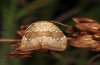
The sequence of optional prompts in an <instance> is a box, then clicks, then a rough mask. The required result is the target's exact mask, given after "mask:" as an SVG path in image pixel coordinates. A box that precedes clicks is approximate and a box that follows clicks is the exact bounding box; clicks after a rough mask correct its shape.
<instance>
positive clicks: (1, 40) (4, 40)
mask: <svg viewBox="0 0 100 65" xmlns="http://www.w3.org/2000/svg"><path fill="white" fill-rule="evenodd" d="M20 41H21V39H6V38H4V39H0V42H20Z"/></svg>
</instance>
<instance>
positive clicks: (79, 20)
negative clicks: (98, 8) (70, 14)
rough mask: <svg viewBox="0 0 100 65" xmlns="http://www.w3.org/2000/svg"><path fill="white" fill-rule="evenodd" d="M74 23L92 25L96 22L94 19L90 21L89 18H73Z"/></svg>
mask: <svg viewBox="0 0 100 65" xmlns="http://www.w3.org/2000/svg"><path fill="white" fill-rule="evenodd" d="M72 19H73V20H74V21H75V22H76V23H93V22H96V20H94V19H90V18H78V17H74V18H72Z"/></svg>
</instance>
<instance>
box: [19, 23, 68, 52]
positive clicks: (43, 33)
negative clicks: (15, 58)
mask: <svg viewBox="0 0 100 65" xmlns="http://www.w3.org/2000/svg"><path fill="white" fill-rule="evenodd" d="M66 45H67V38H66V37H65V35H64V34H63V33H62V32H61V30H60V29H59V28H58V27H57V26H56V25H54V24H53V23H50V22H48V21H38V22H36V23H33V24H31V25H30V26H29V27H28V28H27V29H26V33H25V35H24V36H23V38H22V41H21V45H20V47H19V49H20V50H23V51H30V50H52V51H63V50H64V49H65V48H66Z"/></svg>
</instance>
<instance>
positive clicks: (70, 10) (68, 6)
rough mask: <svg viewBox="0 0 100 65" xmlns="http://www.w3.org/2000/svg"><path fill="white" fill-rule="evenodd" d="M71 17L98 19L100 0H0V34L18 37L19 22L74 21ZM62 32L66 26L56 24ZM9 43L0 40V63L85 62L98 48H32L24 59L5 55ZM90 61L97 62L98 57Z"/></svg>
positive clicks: (44, 64)
mask: <svg viewBox="0 0 100 65" xmlns="http://www.w3.org/2000/svg"><path fill="white" fill-rule="evenodd" d="M73 17H85V18H92V19H96V20H97V21H100V0H0V38H13V39H17V38H21V37H20V36H19V35H17V34H16V31H17V30H19V27H20V26H21V25H27V24H31V23H33V22H35V21H38V20H53V21H59V22H61V23H63V24H67V25H69V26H72V25H74V24H75V23H74V22H73V21H72V18H73ZM57 26H58V27H59V28H60V29H61V30H62V31H63V32H64V33H65V35H66V32H65V30H66V28H67V27H64V26H61V25H57ZM12 51H13V50H12V48H11V45H10V44H9V43H5V42H2V43H1V42H0V65H86V64H87V63H88V61H89V60H90V59H91V58H92V57H94V56H96V55H97V54H100V52H94V51H90V50H88V49H80V48H74V47H72V46H70V45H68V47H67V48H66V50H64V51H62V52H57V53H55V54H50V53H48V52H34V53H33V54H32V57H30V58H27V59H18V58H13V59H12V58H6V57H5V55H7V54H8V53H10V52H12ZM91 65H100V57H99V58H97V59H96V60H95V61H94V62H93V63H92V64H91Z"/></svg>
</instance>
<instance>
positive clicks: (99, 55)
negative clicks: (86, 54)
mask: <svg viewBox="0 0 100 65" xmlns="http://www.w3.org/2000/svg"><path fill="white" fill-rule="evenodd" d="M98 57H100V54H98V55H96V56H94V57H92V58H91V59H90V60H89V61H88V63H87V65H92V63H93V61H94V60H95V59H96V58H98Z"/></svg>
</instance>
